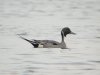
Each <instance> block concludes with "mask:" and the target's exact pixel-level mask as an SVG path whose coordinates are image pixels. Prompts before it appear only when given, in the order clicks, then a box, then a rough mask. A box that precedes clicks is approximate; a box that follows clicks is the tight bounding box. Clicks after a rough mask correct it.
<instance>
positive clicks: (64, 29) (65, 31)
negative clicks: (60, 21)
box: [61, 27, 76, 37]
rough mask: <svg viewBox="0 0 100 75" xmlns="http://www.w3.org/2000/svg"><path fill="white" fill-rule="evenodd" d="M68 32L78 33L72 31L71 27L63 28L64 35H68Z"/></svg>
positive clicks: (62, 33)
mask: <svg viewBox="0 0 100 75" xmlns="http://www.w3.org/2000/svg"><path fill="white" fill-rule="evenodd" d="M67 34H76V33H74V32H72V31H71V30H70V28H68V27H65V28H63V29H62V30H61V35H63V36H65V37H66V35H67Z"/></svg>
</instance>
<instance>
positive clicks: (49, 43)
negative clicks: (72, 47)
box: [20, 27, 75, 49]
mask: <svg viewBox="0 0 100 75" xmlns="http://www.w3.org/2000/svg"><path fill="white" fill-rule="evenodd" d="M68 34H75V33H74V32H72V31H71V30H70V28H68V27H65V28H63V29H62V30H61V36H62V40H61V42H57V41H54V40H28V39H26V38H24V37H22V36H20V37H21V38H22V39H24V40H26V41H28V42H29V43H31V44H32V45H33V46H34V48H40V45H42V47H43V48H62V49H66V48H67V47H66V43H65V41H64V37H66V35H68Z"/></svg>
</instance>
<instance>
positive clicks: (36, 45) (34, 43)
mask: <svg viewBox="0 0 100 75" xmlns="http://www.w3.org/2000/svg"><path fill="white" fill-rule="evenodd" d="M19 36H20V35H19ZM20 38H22V39H24V40H26V41H28V42H29V43H31V44H32V45H33V46H34V48H37V47H38V46H39V44H38V43H36V42H35V41H31V40H28V39H26V38H24V37H22V36H20Z"/></svg>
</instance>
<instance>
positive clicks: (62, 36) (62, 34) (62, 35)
mask: <svg viewBox="0 0 100 75" xmlns="http://www.w3.org/2000/svg"><path fill="white" fill-rule="evenodd" d="M61 38H62V41H61V42H64V33H63V31H62V32H61Z"/></svg>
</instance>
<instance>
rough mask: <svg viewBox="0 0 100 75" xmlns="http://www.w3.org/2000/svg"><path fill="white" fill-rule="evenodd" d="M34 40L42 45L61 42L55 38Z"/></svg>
mask: <svg viewBox="0 0 100 75" xmlns="http://www.w3.org/2000/svg"><path fill="white" fill-rule="evenodd" d="M34 41H36V42H38V43H40V44H41V45H45V44H52V45H58V44H60V43H59V42H57V41H54V40H34Z"/></svg>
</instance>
